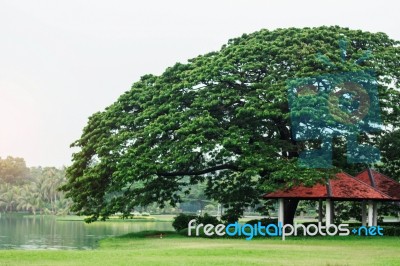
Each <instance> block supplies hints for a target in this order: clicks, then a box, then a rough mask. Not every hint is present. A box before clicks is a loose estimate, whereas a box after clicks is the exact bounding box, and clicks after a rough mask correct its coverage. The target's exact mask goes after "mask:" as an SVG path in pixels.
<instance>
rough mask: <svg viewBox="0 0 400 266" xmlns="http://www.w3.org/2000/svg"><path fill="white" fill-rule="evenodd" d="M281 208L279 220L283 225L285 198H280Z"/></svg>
mask: <svg viewBox="0 0 400 266" xmlns="http://www.w3.org/2000/svg"><path fill="white" fill-rule="evenodd" d="M278 203H279V210H278V222H281V224H282V226H283V224H284V221H285V200H284V199H278Z"/></svg>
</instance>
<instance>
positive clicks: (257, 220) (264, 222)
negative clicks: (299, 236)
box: [246, 218, 278, 225]
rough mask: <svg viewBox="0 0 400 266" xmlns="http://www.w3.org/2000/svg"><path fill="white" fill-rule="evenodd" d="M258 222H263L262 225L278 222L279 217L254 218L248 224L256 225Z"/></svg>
mask: <svg viewBox="0 0 400 266" xmlns="http://www.w3.org/2000/svg"><path fill="white" fill-rule="evenodd" d="M258 222H261V224H262V225H266V224H278V219H276V218H262V219H254V220H250V221H248V222H247V223H246V224H251V225H255V224H258Z"/></svg>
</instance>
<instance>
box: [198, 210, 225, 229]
mask: <svg viewBox="0 0 400 266" xmlns="http://www.w3.org/2000/svg"><path fill="white" fill-rule="evenodd" d="M196 222H197V224H212V225H214V226H215V225H217V224H219V223H220V221H219V220H218V219H217V218H216V217H214V216H211V215H208V214H207V213H205V214H204V216H199V217H197V221H196Z"/></svg>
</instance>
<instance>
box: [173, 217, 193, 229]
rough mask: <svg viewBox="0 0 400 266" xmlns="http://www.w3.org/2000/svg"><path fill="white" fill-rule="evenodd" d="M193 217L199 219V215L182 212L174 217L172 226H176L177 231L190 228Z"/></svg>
mask: <svg viewBox="0 0 400 266" xmlns="http://www.w3.org/2000/svg"><path fill="white" fill-rule="evenodd" d="M193 219H197V216H195V215H187V214H184V213H181V214H179V215H178V216H176V217H175V218H174V221H173V222H172V227H174V229H175V230H176V231H181V230H182V229H185V228H188V224H189V222H190V221H191V220H193Z"/></svg>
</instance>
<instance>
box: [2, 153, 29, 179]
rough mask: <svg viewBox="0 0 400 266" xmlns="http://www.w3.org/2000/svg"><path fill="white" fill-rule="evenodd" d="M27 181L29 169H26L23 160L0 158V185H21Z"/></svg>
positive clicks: (9, 157)
mask: <svg viewBox="0 0 400 266" xmlns="http://www.w3.org/2000/svg"><path fill="white" fill-rule="evenodd" d="M28 181H29V169H28V168H27V167H26V164H25V160H24V159H22V158H14V157H11V156H8V157H7V158H5V159H1V157H0V184H1V183H8V184H18V185H21V184H23V183H26V182H28Z"/></svg>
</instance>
